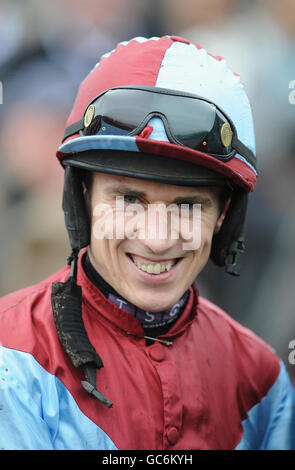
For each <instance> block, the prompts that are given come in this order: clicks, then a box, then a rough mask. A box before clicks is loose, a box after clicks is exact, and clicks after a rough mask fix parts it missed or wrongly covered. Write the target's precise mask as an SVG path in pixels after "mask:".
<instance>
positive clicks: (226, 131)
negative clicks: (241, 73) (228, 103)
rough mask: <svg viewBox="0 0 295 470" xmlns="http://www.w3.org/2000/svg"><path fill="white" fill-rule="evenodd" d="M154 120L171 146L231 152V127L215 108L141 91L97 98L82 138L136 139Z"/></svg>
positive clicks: (86, 118)
mask: <svg viewBox="0 0 295 470" xmlns="http://www.w3.org/2000/svg"><path fill="white" fill-rule="evenodd" d="M153 116H159V117H160V118H161V119H162V120H163V122H164V125H165V128H166V132H167V135H168V138H169V140H170V141H172V142H174V143H177V144H180V145H183V146H186V147H190V148H192V149H195V150H202V151H205V152H207V153H211V154H216V155H222V156H226V155H229V154H230V153H231V152H232V147H231V140H232V139H231V137H232V135H233V130H232V128H231V124H230V123H229V121H228V119H226V117H225V116H224V115H223V114H222V113H221V112H220V111H219V110H217V108H216V106H215V105H213V104H211V103H208V102H207V101H204V100H201V99H197V98H192V97H190V96H185V95H174V94H171V93H169V94H168V93H167V92H162V93H158V92H154V91H150V90H142V89H128V88H125V89H123V88H117V89H113V90H110V91H108V92H107V93H105V94H103V95H102V96H100V97H99V98H97V99H96V100H95V101H94V102H93V103H91V105H90V106H89V107H88V108H87V110H86V113H85V116H84V124H85V125H86V128H85V131H84V135H89V134H93V133H95V134H98V135H112V134H129V135H136V134H139V133H140V132H141V130H142V129H143V128H144V127H145V126H146V124H147V123H148V121H149V120H150V119H151V118H152V117H153ZM90 118H91V119H90ZM88 121H90V123H89V125H88V126H87V124H88Z"/></svg>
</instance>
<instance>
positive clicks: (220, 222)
mask: <svg viewBox="0 0 295 470" xmlns="http://www.w3.org/2000/svg"><path fill="white" fill-rule="evenodd" d="M230 203H231V199H228V200H227V201H226V203H225V205H224V208H223V211H222V213H221V214H220V216H219V217H218V219H217V222H216V225H215V229H214V235H215V234H216V233H218V232H219V230H220V229H221V226H222V224H223V221H224V219H225V216H226V213H227V211H228V208H229V205H230Z"/></svg>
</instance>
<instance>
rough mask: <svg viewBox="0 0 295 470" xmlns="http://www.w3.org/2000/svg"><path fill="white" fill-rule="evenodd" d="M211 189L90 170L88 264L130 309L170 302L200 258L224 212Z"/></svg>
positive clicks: (184, 287)
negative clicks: (128, 303) (127, 302)
mask: <svg viewBox="0 0 295 470" xmlns="http://www.w3.org/2000/svg"><path fill="white" fill-rule="evenodd" d="M219 192H220V189H219V188H209V187H197V188H191V187H185V186H174V185H167V184H162V183H156V182H150V181H144V180H140V179H135V178H127V177H123V176H114V175H106V174H102V173H94V179H93V186H92V193H91V213H92V215H91V227H92V230H91V243H90V249H89V254H90V259H91V262H92V264H93V265H94V267H95V268H96V270H97V271H98V272H99V274H100V275H101V276H102V277H103V278H104V279H105V281H107V282H108V283H109V284H110V285H111V286H112V287H113V288H114V289H115V290H116V291H117V292H118V293H119V294H120V295H121V296H122V297H124V298H125V299H126V300H128V301H129V302H131V303H133V304H134V305H136V306H137V307H139V308H141V309H143V310H147V311H151V312H157V311H162V310H165V309H168V308H170V307H171V306H172V305H173V304H174V303H176V302H177V301H178V300H179V299H180V297H181V296H182V295H183V293H184V292H185V291H186V290H187V288H188V287H189V286H191V284H192V283H193V282H194V280H195V278H196V277H197V276H198V274H199V273H200V271H201V270H202V269H203V268H204V266H205V264H206V263H207V260H208V257H209V254H210V249H211V240H212V236H213V234H214V231H216V230H217V229H219V228H220V226H221V224H222V221H223V218H224V213H223V214H221V215H220V205H219ZM194 204H196V205H197V206H193V205H194ZM188 205H189V206H188ZM194 207H195V210H193V208H194ZM168 208H173V210H174V212H173V211H172V212H171V211H169V210H168ZM197 232H198V233H197ZM190 241H193V243H189V242H190Z"/></svg>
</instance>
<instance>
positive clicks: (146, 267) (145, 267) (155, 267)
mask: <svg viewBox="0 0 295 470" xmlns="http://www.w3.org/2000/svg"><path fill="white" fill-rule="evenodd" d="M133 261H134V263H135V264H136V266H137V267H138V268H139V269H141V270H142V271H145V272H147V273H149V274H160V273H163V272H164V271H170V269H171V268H172V266H173V264H174V263H171V262H169V263H167V264H161V263H156V264H143V263H140V262H139V261H136V260H133Z"/></svg>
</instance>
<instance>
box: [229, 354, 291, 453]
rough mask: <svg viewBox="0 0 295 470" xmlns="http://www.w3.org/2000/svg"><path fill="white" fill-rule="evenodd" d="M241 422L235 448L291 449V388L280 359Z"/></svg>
mask: <svg viewBox="0 0 295 470" xmlns="http://www.w3.org/2000/svg"><path fill="white" fill-rule="evenodd" d="M242 425H243V429H244V434H243V437H242V439H241V441H240V443H239V444H238V446H237V447H236V449H237V450H294V449H295V391H294V388H293V386H292V384H291V382H290V379H289V375H288V373H287V371H286V368H285V365H284V364H283V362H281V370H280V373H279V375H278V377H277V379H276V381H275V383H274V384H273V386H272V387H271V389H270V390H269V391H268V393H267V395H266V396H265V397H264V398H263V399H262V400H261V402H260V403H258V404H257V405H255V406H254V407H253V408H252V409H251V410H250V411H249V413H248V418H247V419H245V420H244V421H243V423H242Z"/></svg>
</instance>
